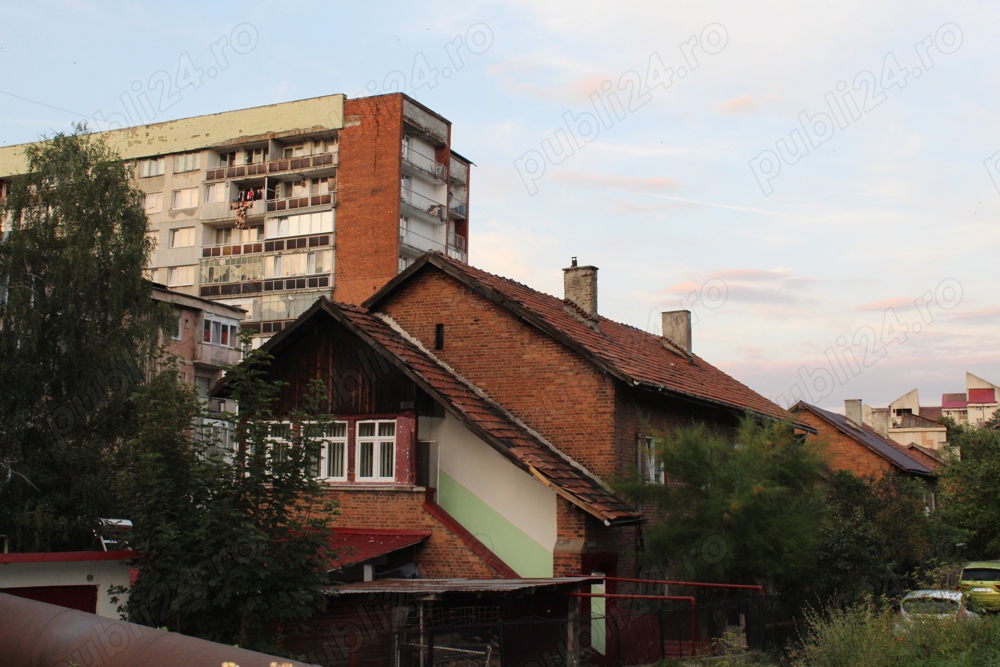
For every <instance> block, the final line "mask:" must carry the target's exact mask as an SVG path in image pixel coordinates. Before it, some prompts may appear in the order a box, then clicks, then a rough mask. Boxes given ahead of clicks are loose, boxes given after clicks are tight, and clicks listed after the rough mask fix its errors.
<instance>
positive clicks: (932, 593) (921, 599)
mask: <svg viewBox="0 0 1000 667" xmlns="http://www.w3.org/2000/svg"><path fill="white" fill-rule="evenodd" d="M899 613H900V615H901V616H902V617H903V621H918V620H920V619H922V618H942V619H944V618H955V619H960V620H968V619H973V618H978V617H979V614H977V613H976V612H974V611H970V610H969V608H968V606H967V605H966V598H965V596H964V595H962V593H961V592H959V591H938V590H922V591H910V592H909V593H907V594H906V597H904V598H903V601H902V603H901V604H900V606H899Z"/></svg>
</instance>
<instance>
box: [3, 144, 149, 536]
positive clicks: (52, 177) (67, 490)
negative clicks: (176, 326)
mask: <svg viewBox="0 0 1000 667" xmlns="http://www.w3.org/2000/svg"><path fill="white" fill-rule="evenodd" d="M25 157H26V158H27V166H28V172H27V173H26V174H24V175H23V176H20V177H18V178H16V179H15V180H14V181H13V184H12V187H11V192H10V194H9V196H8V197H7V198H6V201H5V203H4V207H3V210H2V212H0V216H2V218H3V219H4V228H5V230H6V231H8V232H9V234H5V235H4V237H3V240H2V241H0V359H3V363H2V364H0V414H2V415H3V420H0V533H5V534H7V535H8V536H9V537H10V538H11V542H12V544H11V546H12V548H13V549H14V550H16V551H24V550H61V549H74V548H88V547H90V546H91V544H92V541H93V539H94V536H93V533H92V530H93V528H94V527H95V520H96V518H97V517H100V516H108V515H109V514H110V513H113V512H115V511H116V510H115V506H114V500H113V497H112V495H111V493H110V491H109V487H108V484H107V483H106V481H107V466H108V462H109V457H110V455H111V451H112V450H113V447H114V444H115V443H116V442H118V441H120V439H121V438H122V437H123V433H124V432H126V431H127V430H128V429H129V428H130V424H132V423H133V421H132V419H131V418H130V417H129V416H128V413H129V410H130V406H129V403H128V400H127V397H128V395H129V394H130V393H131V392H132V391H133V390H134V389H135V387H136V386H137V385H138V384H139V383H140V382H141V381H142V370H141V369H142V367H143V366H144V365H145V361H146V360H148V359H149V358H150V355H151V354H153V353H154V348H155V346H156V344H157V340H158V331H159V329H160V328H161V327H162V326H163V325H164V323H165V317H166V315H165V314H164V313H163V312H162V311H161V310H160V309H158V307H157V306H156V305H155V304H154V302H153V301H152V300H151V298H150V287H149V284H148V283H146V282H144V281H143V277H142V271H143V269H144V268H145V267H146V266H147V264H148V260H149V255H150V251H151V241H150V240H149V239H148V237H147V235H146V229H147V219H146V214H145V212H144V210H143V201H142V197H143V194H142V192H141V191H139V190H138V189H137V188H136V187H135V185H134V183H133V182H132V180H131V178H130V173H129V167H128V165H126V164H125V163H123V162H122V161H121V160H120V158H119V156H118V155H116V154H115V153H114V152H113V151H112V150H111V149H110V148H108V146H107V145H106V144H105V143H104V142H103V141H102V140H100V139H97V138H94V137H92V136H90V135H88V134H87V133H86V128H85V127H84V126H77V128H76V131H75V132H74V133H73V134H69V135H66V134H57V135H56V136H54V137H53V138H52V139H51V140H49V141H47V142H44V143H39V144H34V145H31V146H28V147H27V148H26V149H25Z"/></svg>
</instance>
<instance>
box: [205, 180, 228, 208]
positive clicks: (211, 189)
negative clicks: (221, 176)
mask: <svg viewBox="0 0 1000 667" xmlns="http://www.w3.org/2000/svg"><path fill="white" fill-rule="evenodd" d="M225 196H226V184H225V183H209V184H208V185H206V186H205V203H206V204H211V203H215V202H220V201H225V199H224V198H225Z"/></svg>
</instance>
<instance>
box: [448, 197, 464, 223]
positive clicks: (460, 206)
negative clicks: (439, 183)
mask: <svg viewBox="0 0 1000 667" xmlns="http://www.w3.org/2000/svg"><path fill="white" fill-rule="evenodd" d="M448 211H449V212H450V213H452V214H453V215H455V216H457V217H459V218H464V217H467V216H468V215H469V202H468V201H466V200H464V199H459V198H458V197H449V198H448Z"/></svg>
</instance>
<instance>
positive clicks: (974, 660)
mask: <svg viewBox="0 0 1000 667" xmlns="http://www.w3.org/2000/svg"><path fill="white" fill-rule="evenodd" d="M808 624H809V635H808V637H807V638H806V639H805V641H804V642H803V647H802V649H801V650H800V651H799V655H798V656H797V658H798V659H797V660H796V664H797V665H800V666H803V667H805V666H808V667H903V666H906V667H953V666H954V667H979V666H980V665H982V666H983V667H985V666H987V665H990V666H992V665H997V664H1000V618H997V617H994V616H983V617H980V618H979V619H973V620H954V619H944V620H936V619H933V620H922V621H916V622H912V623H904V622H902V621H901V617H900V615H899V614H898V613H897V612H896V611H895V610H894V609H892V608H891V607H890V606H889V605H882V606H881V607H879V606H876V605H873V604H863V605H857V606H855V607H851V608H849V609H847V610H844V611H841V610H832V611H828V612H825V613H818V612H813V613H810V614H809V615H808Z"/></svg>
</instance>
